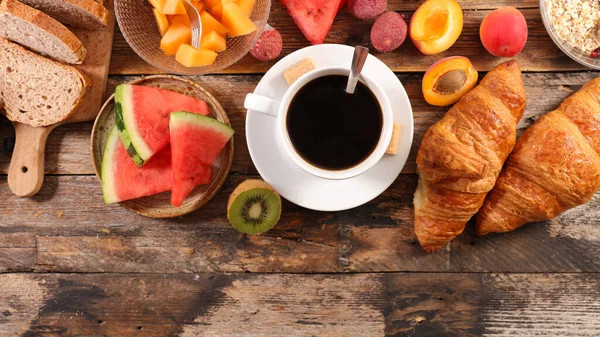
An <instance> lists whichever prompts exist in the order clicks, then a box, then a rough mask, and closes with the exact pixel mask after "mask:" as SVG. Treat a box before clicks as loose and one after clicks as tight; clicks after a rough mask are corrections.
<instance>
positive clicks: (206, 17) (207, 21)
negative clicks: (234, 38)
mask: <svg viewBox="0 0 600 337" xmlns="http://www.w3.org/2000/svg"><path fill="white" fill-rule="evenodd" d="M200 19H201V20H202V35H204V34H208V33H209V32H211V31H213V30H214V31H215V32H217V34H219V35H225V34H227V28H226V27H225V26H223V25H222V24H221V23H220V22H219V21H217V19H215V18H214V17H213V16H212V15H210V14H209V13H208V12H207V11H204V12H202V14H200Z"/></svg>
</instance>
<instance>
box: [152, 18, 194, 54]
mask: <svg viewBox="0 0 600 337" xmlns="http://www.w3.org/2000/svg"><path fill="white" fill-rule="evenodd" d="M191 40H192V31H191V30H190V27H187V26H185V25H182V24H180V23H178V24H172V25H171V26H170V27H169V29H168V30H167V33H165V36H163V38H162V39H161V40H160V49H161V50H162V51H163V52H164V53H165V54H166V55H175V53H177V49H178V48H179V46H180V45H182V44H185V43H187V44H189V43H190V42H191Z"/></svg>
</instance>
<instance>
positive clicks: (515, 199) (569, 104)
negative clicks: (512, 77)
mask: <svg viewBox="0 0 600 337" xmlns="http://www.w3.org/2000/svg"><path fill="white" fill-rule="evenodd" d="M599 153H600V77H599V78H596V79H594V80H592V81H590V82H588V83H587V84H586V85H584V86H583V87H582V88H581V89H580V90H579V91H578V92H577V93H575V94H573V95H571V97H569V98H567V99H566V100H565V101H564V102H563V103H562V104H561V105H560V106H559V107H558V109H557V110H555V111H552V112H550V113H549V114H547V115H545V116H543V117H541V118H540V119H539V120H537V121H536V122H535V123H534V124H533V125H532V126H531V127H529V128H528V129H527V130H526V131H525V132H524V133H523V135H522V136H521V138H520V139H519V141H518V142H517V145H516V146H515V150H514V151H513V153H512V154H511V155H510V157H509V158H508V160H507V162H506V166H505V168H504V170H503V171H502V173H501V174H500V177H499V178H498V181H497V182H496V186H494V189H493V190H492V191H491V192H490V194H489V195H488V198H487V200H486V201H485V203H484V204H483V207H482V208H481V211H480V213H479V214H478V215H477V218H476V231H477V234H479V235H484V234H487V233H490V232H508V231H511V230H513V229H515V228H518V227H521V226H523V225H524V224H526V223H529V222H534V221H542V220H547V219H551V218H554V217H555V216H557V215H559V214H560V213H562V212H564V211H566V210H567V209H569V208H572V207H575V206H578V205H582V204H584V203H586V202H588V201H589V200H590V199H591V198H592V196H593V195H594V193H596V191H598V189H600V156H599Z"/></svg>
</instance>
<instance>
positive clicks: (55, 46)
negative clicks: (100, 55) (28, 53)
mask: <svg viewBox="0 0 600 337" xmlns="http://www.w3.org/2000/svg"><path fill="white" fill-rule="evenodd" d="M0 37H3V38H5V39H8V40H11V41H14V42H17V43H19V44H21V45H23V46H25V47H28V48H29V49H31V50H34V51H37V52H39V53H41V54H45V55H47V56H49V57H51V58H53V59H55V60H58V61H62V62H65V63H71V64H81V62H83V59H84V58H85V53H86V51H85V48H84V47H83V44H82V43H81V41H80V40H79V39H78V38H77V36H75V34H73V33H72V32H71V31H70V30H69V29H68V28H67V27H65V26H63V25H62V24H61V23H60V22H58V21H56V20H55V19H53V18H51V17H50V16H48V15H47V14H45V13H42V12H40V11H38V10H37V9H35V8H32V7H29V6H27V5H25V4H22V3H20V2H19V1H17V0H2V3H0Z"/></svg>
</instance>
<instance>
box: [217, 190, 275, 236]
mask: <svg viewBox="0 0 600 337" xmlns="http://www.w3.org/2000/svg"><path fill="white" fill-rule="evenodd" d="M280 216H281V197H280V196H279V194H277V192H275V189H273V187H271V185H269V184H267V183H266V182H264V181H262V180H246V181H244V182H243V183H241V184H240V185H239V186H238V187H236V189H235V190H234V191H233V193H231V195H230V196H229V203H227V219H229V223H230V224H231V225H232V226H233V228H235V229H237V230H238V231H240V232H242V233H246V234H260V233H264V232H266V231H268V230H269V229H271V228H273V226H275V224H276V223H277V221H279V217H280Z"/></svg>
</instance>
